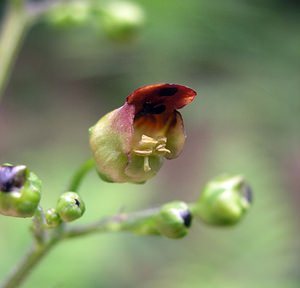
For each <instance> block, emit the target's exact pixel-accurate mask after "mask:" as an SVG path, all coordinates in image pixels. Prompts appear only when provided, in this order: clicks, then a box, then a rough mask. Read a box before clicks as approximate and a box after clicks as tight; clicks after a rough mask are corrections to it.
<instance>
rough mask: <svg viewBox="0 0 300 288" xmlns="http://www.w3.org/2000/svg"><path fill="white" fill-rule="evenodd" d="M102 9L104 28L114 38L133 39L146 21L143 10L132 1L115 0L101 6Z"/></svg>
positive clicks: (120, 39)
mask: <svg viewBox="0 0 300 288" xmlns="http://www.w3.org/2000/svg"><path fill="white" fill-rule="evenodd" d="M101 5H102V3H101ZM100 11H101V17H100V21H101V24H102V28H103V30H104V31H105V32H106V34H107V35H108V36H109V37H110V38H111V39H113V40H118V41H128V40H131V39H133V38H134V37H135V36H136V35H137V33H138V32H139V30H140V28H141V27H142V26H143V24H144V21H145V16H144V12H143V10H142V9H141V8H140V7H139V6H138V5H137V4H134V3H131V2H125V1H113V2H110V3H108V4H107V5H106V6H105V7H102V6H101V7H100Z"/></svg>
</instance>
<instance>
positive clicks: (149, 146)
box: [132, 134, 171, 172]
mask: <svg viewBox="0 0 300 288" xmlns="http://www.w3.org/2000/svg"><path fill="white" fill-rule="evenodd" d="M166 144H167V137H165V136H159V137H157V138H152V137H150V136H147V135H144V134H143V135H142V137H141V139H140V141H139V142H138V145H137V147H136V149H134V150H133V151H132V152H133V153H134V154H135V155H137V156H141V157H144V171H145V172H149V171H150V170H151V167H150V164H149V157H150V156H152V155H153V156H155V155H156V156H165V155H166V154H170V153H171V151H170V150H169V149H167V148H166Z"/></svg>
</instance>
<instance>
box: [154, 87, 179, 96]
mask: <svg viewBox="0 0 300 288" xmlns="http://www.w3.org/2000/svg"><path fill="white" fill-rule="evenodd" d="M177 91H178V89H177V88H176V87H166V88H161V89H159V91H158V95H159V96H173V95H175V94H176V93H177Z"/></svg>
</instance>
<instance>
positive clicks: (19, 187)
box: [0, 164, 41, 217]
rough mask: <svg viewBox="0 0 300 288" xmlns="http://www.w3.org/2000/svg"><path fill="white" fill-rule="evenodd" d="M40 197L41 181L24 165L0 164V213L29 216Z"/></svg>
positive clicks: (34, 209)
mask: <svg viewBox="0 0 300 288" xmlns="http://www.w3.org/2000/svg"><path fill="white" fill-rule="evenodd" d="M40 199H41V181H40V180H39V179H38V177H37V176H36V175H35V174H33V173H32V172H30V171H29V170H28V169H27V167H26V166H24V165H18V166H12V165H10V164H4V165H2V166H0V214H3V215H6V216H14V217H31V216H33V214H34V212H35V211H36V209H37V207H38V204H39V202H40Z"/></svg>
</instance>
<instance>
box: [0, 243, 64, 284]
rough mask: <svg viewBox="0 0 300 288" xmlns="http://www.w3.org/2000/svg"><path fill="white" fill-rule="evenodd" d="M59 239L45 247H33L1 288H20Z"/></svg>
mask: <svg viewBox="0 0 300 288" xmlns="http://www.w3.org/2000/svg"><path fill="white" fill-rule="evenodd" d="M58 240H59V239H55V238H54V239H52V241H49V242H48V243H47V244H45V245H41V246H33V247H31V248H30V250H29V251H28V252H27V253H26V254H25V255H24V257H23V258H22V259H21V261H20V262H19V263H18V264H17V265H16V266H15V267H14V269H13V270H12V271H11V273H10V274H9V275H8V277H7V278H6V279H5V281H4V282H3V284H2V285H1V286H0V287H1V288H16V287H19V286H20V285H21V284H22V283H23V282H24V280H25V278H26V277H28V275H30V273H31V272H32V270H33V269H34V268H35V267H36V266H37V264H38V263H39V262H40V261H41V260H42V259H43V257H44V256H45V255H46V254H47V253H48V252H49V251H50V250H51V248H52V247H53V246H54V245H55V244H56V243H58Z"/></svg>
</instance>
